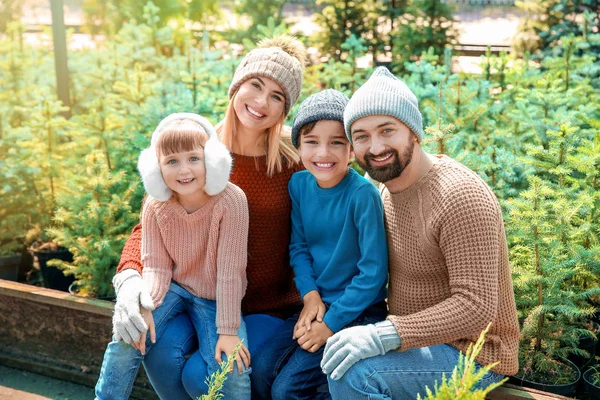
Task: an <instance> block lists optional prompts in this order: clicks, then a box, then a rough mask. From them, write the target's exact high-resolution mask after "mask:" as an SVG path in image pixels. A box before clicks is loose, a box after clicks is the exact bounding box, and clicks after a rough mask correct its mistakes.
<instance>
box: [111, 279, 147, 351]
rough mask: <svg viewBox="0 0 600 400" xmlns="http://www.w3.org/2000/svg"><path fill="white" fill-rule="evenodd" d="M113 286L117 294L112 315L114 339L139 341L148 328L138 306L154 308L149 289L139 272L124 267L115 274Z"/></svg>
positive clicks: (128, 341) (130, 342) (131, 342)
mask: <svg viewBox="0 0 600 400" xmlns="http://www.w3.org/2000/svg"><path fill="white" fill-rule="evenodd" d="M113 286H114V287H115V293H116V294H117V303H116V304H115V313H114V315H113V334H114V340H116V341H121V340H122V341H124V342H126V343H129V344H133V343H136V342H139V341H140V338H141V337H142V334H143V333H145V332H146V331H147V330H148V326H147V325H146V323H145V322H144V318H143V317H142V313H141V312H140V307H143V308H145V309H148V310H154V303H153V302H152V297H151V296H150V291H149V290H148V288H147V287H146V285H145V284H144V281H143V280H142V276H141V275H140V273H139V272H137V271H136V270H134V269H126V270H125V271H122V272H119V273H118V274H116V275H115V277H114V278H113Z"/></svg>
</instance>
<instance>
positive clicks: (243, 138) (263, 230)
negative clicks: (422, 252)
mask: <svg viewBox="0 0 600 400" xmlns="http://www.w3.org/2000/svg"><path fill="white" fill-rule="evenodd" d="M305 58H306V50H305V48H304V46H303V45H302V44H301V43H300V42H298V41H297V40H295V39H293V38H291V37H289V36H280V37H276V38H273V39H267V40H265V41H264V42H262V43H260V44H259V47H258V48H257V49H254V50H252V51H251V52H250V53H248V55H247V56H246V57H245V58H244V59H243V60H242V62H241V63H240V65H239V66H238V68H237V70H236V72H235V75H234V77H233V80H232V83H231V86H230V88H229V99H230V103H229V106H228V107H227V111H226V113H225V118H224V120H223V121H222V122H221V124H219V126H217V132H218V133H219V136H220V139H221V141H222V142H223V143H224V144H225V145H226V146H227V147H228V148H229V150H230V151H231V152H232V156H233V165H234V166H233V172H232V174H231V178H230V181H231V182H232V183H234V184H235V185H237V186H239V187H240V188H241V189H242V190H243V191H244V193H245V194H246V197H247V199H248V206H249V211H250V227H249V233H248V265H247V269H246V271H247V278H248V287H247V290H246V296H245V297H244V300H243V302H242V312H243V314H244V321H245V322H246V326H247V330H248V341H249V343H248V345H249V349H250V353H251V354H253V353H256V350H257V349H258V348H259V347H260V345H261V344H262V343H264V342H265V341H266V340H268V335H269V334H272V333H273V332H275V331H276V330H277V328H278V327H279V326H280V325H281V324H283V319H284V318H287V317H289V316H291V315H292V314H293V313H294V312H296V311H298V310H299V309H300V306H301V301H300V297H299V294H298V292H297V290H296V288H295V286H294V283H293V279H292V269H291V268H290V266H289V257H288V245H289V238H290V210H291V201H290V198H289V194H288V189H287V187H288V181H289V179H290V177H291V175H292V174H293V173H294V172H296V171H297V170H298V169H299V159H298V156H297V154H296V153H295V151H294V150H293V149H292V147H291V145H290V144H288V143H286V142H285V141H282V140H280V139H281V132H282V129H283V123H284V121H285V118H286V116H287V115H288V113H289V111H290V109H291V107H292V106H293V105H294V104H295V103H296V101H297V100H298V97H299V95H300V90H301V87H302V72H303V69H304V62H305ZM140 244H141V225H139V224H138V225H137V226H136V227H135V228H134V230H133V232H132V234H131V236H130V238H129V239H128V241H127V243H126V245H125V248H124V249H123V254H122V257H121V262H120V264H119V267H118V268H117V272H118V273H117V275H116V276H115V279H114V280H113V282H114V283H115V287H117V286H118V287H120V290H119V293H118V295H117V304H116V306H115V319H114V325H115V327H114V328H115V336H116V337H118V336H121V337H123V338H124V339H125V340H126V341H127V339H128V336H130V337H131V339H135V336H136V334H137V336H138V337H139V333H140V332H141V331H143V327H142V326H140V324H139V320H138V319H137V317H138V315H137V313H136V311H135V310H136V307H139V296H140V295H141V292H142V290H143V286H142V285H141V284H140V283H141V277H140V272H142V265H141V261H140V260H141V259H142V257H143V256H141V254H140ZM137 310H138V313H139V308H138V309H137ZM140 328H142V329H140ZM163 338H164V339H165V340H161V341H160V342H159V343H157V344H156V345H154V346H153V347H152V348H151V349H150V350H149V351H148V352H147V355H146V359H145V361H144V366H145V368H146V372H147V373H148V376H149V377H150V381H151V382H152V385H153V386H154V389H155V390H156V392H157V393H158V394H159V396H160V397H161V398H168V399H181V398H188V397H192V398H196V397H198V396H200V395H201V394H202V393H204V392H205V390H206V384H205V377H206V370H203V369H202V368H201V367H200V366H201V365H202V363H201V362H199V361H200V358H199V354H198V353H197V352H194V353H193V354H192V356H191V357H190V358H189V360H187V362H186V360H185V355H186V354H188V353H190V352H191V351H192V350H195V348H196V347H197V333H196V332H195V331H194V329H193V326H192V324H191V322H190V320H189V317H187V315H181V316H179V317H177V318H175V319H174V320H173V321H170V322H169V324H168V326H167V328H166V331H165V333H164V334H163Z"/></svg>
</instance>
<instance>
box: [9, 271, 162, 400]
mask: <svg viewBox="0 0 600 400" xmlns="http://www.w3.org/2000/svg"><path fill="white" fill-rule="evenodd" d="M112 313H113V303H111V302H109V301H104V300H97V299H88V298H83V297H77V296H72V295H70V294H69V293H66V292H60V291H57V290H51V289H45V288H41V287H37V286H31V285H25V284H22V283H17V282H12V281H6V280H2V279H0V364H3V365H6V366H7V367H11V368H17V369H21V370H26V371H30V372H34V373H37V374H41V375H46V376H50V377H52V378H56V379H60V380H64V381H69V382H73V383H79V384H82V385H86V386H90V387H94V386H95V384H96V381H97V380H98V374H99V373H100V366H101V365H102V358H103V357H104V350H105V349H106V345H107V343H108V342H109V340H110V338H111V335H112V332H111V329H112V323H111V318H112ZM132 396H133V397H135V398H138V399H148V400H151V399H158V396H157V395H156V394H155V393H154V391H153V390H152V386H151V385H150V382H148V379H147V377H146V375H145V373H144V371H143V368H140V374H138V377H137V379H136V381H135V384H134V389H133V393H132ZM0 397H1V396H0Z"/></svg>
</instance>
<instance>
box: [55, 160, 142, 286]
mask: <svg viewBox="0 0 600 400" xmlns="http://www.w3.org/2000/svg"><path fill="white" fill-rule="evenodd" d="M85 167H86V174H85V177H86V178H85V179H75V178H74V180H73V181H71V182H70V183H71V184H72V185H73V186H74V187H77V188H78V193H79V194H78V195H75V196H68V197H65V198H59V204H60V206H59V208H58V210H57V212H56V216H55V222H56V226H55V227H53V228H50V229H49V230H48V232H49V233H50V234H51V235H52V237H53V238H54V241H55V242H56V243H58V244H59V245H60V246H63V247H65V248H68V249H69V250H70V251H71V252H72V253H73V258H72V259H70V260H53V261H51V262H50V265H52V266H55V267H58V268H60V270H62V271H63V272H64V273H65V274H66V275H67V276H69V277H71V278H74V279H75V282H74V286H75V287H76V288H75V289H73V288H72V289H71V290H70V291H72V293H74V292H76V293H77V294H79V295H82V296H93V297H97V298H111V297H113V295H114V292H113V288H112V285H111V279H112V277H113V275H114V273H115V269H116V266H117V264H118V262H119V257H120V254H121V250H122V248H123V245H124V243H125V240H126V239H127V237H128V236H129V233H130V231H131V228H132V227H133V226H134V225H135V224H136V222H137V221H138V219H139V214H138V212H139V209H138V208H135V210H134V207H133V206H132V203H137V204H139V203H140V200H141V190H138V191H137V192H139V193H136V188H138V186H139V185H138V179H137V177H135V179H134V182H133V183H132V182H131V180H129V179H128V178H127V175H126V173H125V172H124V171H120V172H111V171H110V170H109V169H108V167H107V163H106V159H105V157H104V155H103V154H102V153H101V152H100V151H94V152H92V153H90V154H89V155H88V156H87V157H86V158H85ZM140 189H141V187H140ZM133 199H137V200H133Z"/></svg>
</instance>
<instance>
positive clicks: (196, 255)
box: [142, 183, 248, 335]
mask: <svg viewBox="0 0 600 400" xmlns="http://www.w3.org/2000/svg"><path fill="white" fill-rule="evenodd" d="M247 243H248V203H247V201H246V196H245V195H244V192H243V191H242V190H241V189H240V188H238V187H237V186H235V185H233V184H231V183H230V184H229V185H228V186H227V188H226V189H225V190H224V191H223V192H221V193H219V194H218V195H216V196H213V197H211V198H210V200H209V201H208V202H207V203H206V204H204V205H203V206H202V207H201V208H200V209H198V210H197V211H195V212H193V213H191V214H188V213H187V212H186V210H185V209H184V208H183V206H182V205H181V204H180V203H179V202H178V201H177V200H175V199H173V198H171V200H169V201H166V202H159V201H156V200H151V201H149V202H147V203H146V204H145V205H144V210H143V212H142V263H143V265H144V273H143V278H144V281H145V282H146V284H147V285H148V286H149V287H150V288H151V289H150V294H151V296H152V300H153V301H154V304H155V305H156V306H158V305H160V303H162V301H163V299H164V297H165V294H166V293H167V290H169V284H170V282H171V279H172V280H174V281H175V282H177V283H178V284H180V285H181V286H182V287H184V288H185V289H186V290H188V291H189V292H190V293H192V294H193V295H195V296H197V297H201V298H204V299H210V300H216V303H217V321H216V324H217V333H219V334H225V335H235V334H237V331H238V329H239V327H240V315H241V303H242V297H244V293H245V291H246V263H247Z"/></svg>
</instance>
